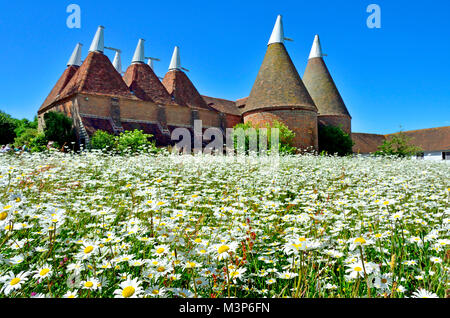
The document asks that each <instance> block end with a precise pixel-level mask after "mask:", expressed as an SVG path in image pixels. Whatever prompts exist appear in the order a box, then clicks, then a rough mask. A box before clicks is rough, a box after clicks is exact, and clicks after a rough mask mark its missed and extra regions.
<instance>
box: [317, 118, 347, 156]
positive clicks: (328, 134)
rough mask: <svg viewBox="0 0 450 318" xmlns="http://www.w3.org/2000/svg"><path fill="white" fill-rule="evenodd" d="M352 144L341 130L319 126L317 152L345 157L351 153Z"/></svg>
mask: <svg viewBox="0 0 450 318" xmlns="http://www.w3.org/2000/svg"><path fill="white" fill-rule="evenodd" d="M353 145H354V142H353V140H352V139H351V137H350V136H349V135H348V134H347V133H345V132H344V131H343V130H342V128H340V127H335V126H325V125H319V152H320V153H327V154H330V155H335V154H337V155H338V156H347V155H350V154H352V153H353Z"/></svg>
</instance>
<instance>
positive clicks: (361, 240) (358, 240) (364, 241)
mask: <svg viewBox="0 0 450 318" xmlns="http://www.w3.org/2000/svg"><path fill="white" fill-rule="evenodd" d="M355 243H360V244H365V243H366V240H365V239H363V238H362V237H358V238H357V239H356V240H355Z"/></svg>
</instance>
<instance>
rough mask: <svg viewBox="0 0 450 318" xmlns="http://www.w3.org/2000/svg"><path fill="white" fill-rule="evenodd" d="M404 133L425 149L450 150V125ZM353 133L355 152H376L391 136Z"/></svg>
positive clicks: (416, 144)
mask: <svg viewBox="0 0 450 318" xmlns="http://www.w3.org/2000/svg"><path fill="white" fill-rule="evenodd" d="M403 134H405V135H406V136H408V137H409V138H410V142H411V143H412V144H413V145H415V146H418V147H420V148H422V150H423V151H427V152H431V151H448V150H450V126H446V127H438V128H430V129H421V130H411V131H404V132H403ZM394 135H396V134H389V135H374V134H362V133H352V139H353V141H354V142H355V145H354V147H353V152H355V153H364V154H367V153H374V152H376V151H378V147H379V146H381V145H382V144H383V142H384V141H385V140H386V139H388V138H389V137H391V136H394Z"/></svg>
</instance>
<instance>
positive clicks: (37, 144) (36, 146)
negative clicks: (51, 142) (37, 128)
mask: <svg viewBox="0 0 450 318" xmlns="http://www.w3.org/2000/svg"><path fill="white" fill-rule="evenodd" d="M47 144H48V140H47V138H46V137H45V134H44V133H38V134H37V135H36V137H34V138H32V139H31V140H30V143H29V145H28V148H29V149H30V151H31V152H43V151H46V150H47Z"/></svg>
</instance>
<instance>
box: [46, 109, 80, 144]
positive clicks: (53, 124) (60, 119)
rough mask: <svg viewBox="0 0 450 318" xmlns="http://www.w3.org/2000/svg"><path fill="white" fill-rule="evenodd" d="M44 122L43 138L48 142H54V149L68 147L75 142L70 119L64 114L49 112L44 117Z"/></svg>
mask: <svg viewBox="0 0 450 318" xmlns="http://www.w3.org/2000/svg"><path fill="white" fill-rule="evenodd" d="M44 120H45V129H44V133H45V137H46V138H47V140H49V141H54V142H55V143H56V145H55V147H56V148H59V147H63V146H64V145H66V146H68V144H70V143H72V142H75V141H76V135H75V131H74V129H73V123H72V119H71V118H69V117H67V116H66V115H65V114H63V113H59V112H49V113H46V114H45V115H44Z"/></svg>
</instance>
